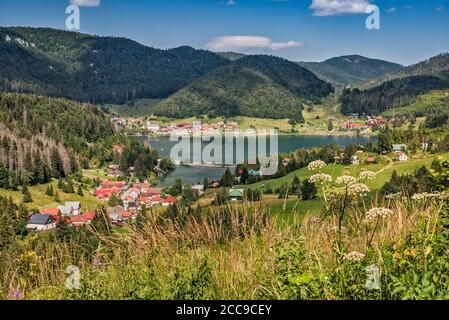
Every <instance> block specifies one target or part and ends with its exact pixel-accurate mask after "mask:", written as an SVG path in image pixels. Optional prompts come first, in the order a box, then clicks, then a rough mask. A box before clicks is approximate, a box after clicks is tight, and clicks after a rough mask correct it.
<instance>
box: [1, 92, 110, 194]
mask: <svg viewBox="0 0 449 320" xmlns="http://www.w3.org/2000/svg"><path fill="white" fill-rule="evenodd" d="M114 134H115V133H114V130H113V126H112V124H111V121H110V120H109V118H108V117H107V116H106V115H105V114H104V113H103V112H102V111H101V110H99V109H98V108H97V107H95V106H93V105H89V104H81V103H76V102H72V101H69V100H65V99H53V98H47V97H41V96H36V95H29V94H14V93H0V169H1V170H0V171H2V172H4V170H5V169H6V170H7V171H9V172H11V176H13V177H14V179H15V182H14V181H9V182H8V181H6V182H5V181H0V187H8V183H16V184H22V183H28V184H37V183H44V182H47V181H48V180H49V179H50V178H51V177H56V178H58V177H61V176H65V175H67V174H69V173H72V172H74V171H75V170H76V168H77V166H78V165H79V163H80V162H81V161H82V160H83V159H85V160H86V161H89V160H94V159H95V160H98V161H101V160H102V159H103V158H104V157H105V155H106V154H107V153H109V152H110V149H112V142H113V136H114ZM3 180H4V179H3ZM5 184H6V185H5Z"/></svg>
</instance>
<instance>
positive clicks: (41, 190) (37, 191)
mask: <svg viewBox="0 0 449 320" xmlns="http://www.w3.org/2000/svg"><path fill="white" fill-rule="evenodd" d="M51 184H52V185H53V190H55V192H56V191H57V192H58V194H59V198H60V200H61V201H60V202H59V203H58V202H56V201H55V199H54V197H49V196H47V195H46V194H45V189H46V188H47V186H49V185H50V184H44V185H38V186H32V187H29V188H28V189H29V190H30V192H31V197H32V199H33V202H32V203H28V204H27V207H28V208H30V209H39V210H40V209H42V208H53V207H56V206H58V205H60V204H63V203H64V202H65V201H79V202H81V205H82V208H83V210H95V209H96V208H97V206H98V205H100V204H101V201H99V200H98V199H97V198H95V197H94V196H92V195H90V194H89V193H88V191H86V190H83V193H84V196H83V197H81V196H79V195H77V194H67V193H63V192H62V191H61V190H59V189H58V187H57V184H58V183H57V181H56V180H55V181H53V182H52V183H51ZM0 196H3V197H8V198H9V197H11V198H12V199H13V200H14V201H15V202H16V203H21V202H22V200H23V195H22V193H21V192H20V191H11V190H5V189H0Z"/></svg>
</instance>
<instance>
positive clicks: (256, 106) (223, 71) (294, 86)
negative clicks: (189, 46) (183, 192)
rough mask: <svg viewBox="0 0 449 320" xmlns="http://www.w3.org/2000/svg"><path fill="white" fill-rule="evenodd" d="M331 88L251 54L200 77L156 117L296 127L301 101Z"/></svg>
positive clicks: (302, 71) (287, 65) (301, 72)
mask: <svg viewBox="0 0 449 320" xmlns="http://www.w3.org/2000/svg"><path fill="white" fill-rule="evenodd" d="M333 91H334V90H333V88H332V86H331V85H330V84H328V83H326V82H324V81H322V80H320V79H318V78H317V77H316V76H315V75H314V74H313V73H312V72H310V71H308V70H307V69H305V68H302V67H301V66H299V65H298V64H296V63H293V62H290V61H288V60H286V59H283V58H278V57H273V56H267V55H251V56H245V57H243V58H241V59H238V60H236V61H234V62H232V63H230V64H228V65H225V66H222V67H220V68H217V69H216V70H214V71H212V72H210V73H208V74H206V75H205V76H203V77H201V78H199V79H198V80H197V81H195V82H194V83H192V84H191V85H189V86H187V87H186V88H184V89H182V90H180V91H179V92H177V93H175V94H174V95H172V96H170V97H169V98H167V99H166V100H164V101H162V102H161V103H160V104H159V105H158V106H157V107H156V109H157V110H156V112H155V114H156V115H163V116H168V117H175V118H176V117H177V118H183V117H191V116H197V115H205V114H207V115H209V116H211V117H215V116H235V115H244V116H251V117H260V118H273V119H285V118H289V119H292V120H294V121H295V122H301V121H302V120H303V118H302V114H301V111H302V108H303V105H302V102H303V101H305V100H316V99H320V98H322V97H325V96H327V95H328V94H330V93H331V92H333Z"/></svg>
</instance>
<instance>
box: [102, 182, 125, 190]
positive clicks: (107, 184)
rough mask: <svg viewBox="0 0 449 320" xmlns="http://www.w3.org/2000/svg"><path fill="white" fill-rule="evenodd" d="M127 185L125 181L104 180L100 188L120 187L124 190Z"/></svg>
mask: <svg viewBox="0 0 449 320" xmlns="http://www.w3.org/2000/svg"><path fill="white" fill-rule="evenodd" d="M125 187H126V182H125V181H103V182H102V183H101V184H100V189H112V188H118V189H119V190H122V189H124V188H125Z"/></svg>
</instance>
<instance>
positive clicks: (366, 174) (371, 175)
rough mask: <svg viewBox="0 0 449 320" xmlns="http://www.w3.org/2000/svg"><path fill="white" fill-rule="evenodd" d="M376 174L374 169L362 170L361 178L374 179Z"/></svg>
mask: <svg viewBox="0 0 449 320" xmlns="http://www.w3.org/2000/svg"><path fill="white" fill-rule="evenodd" d="M375 177H376V174H375V173H374V172H372V171H362V172H360V179H366V180H373V179H374V178H375Z"/></svg>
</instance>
